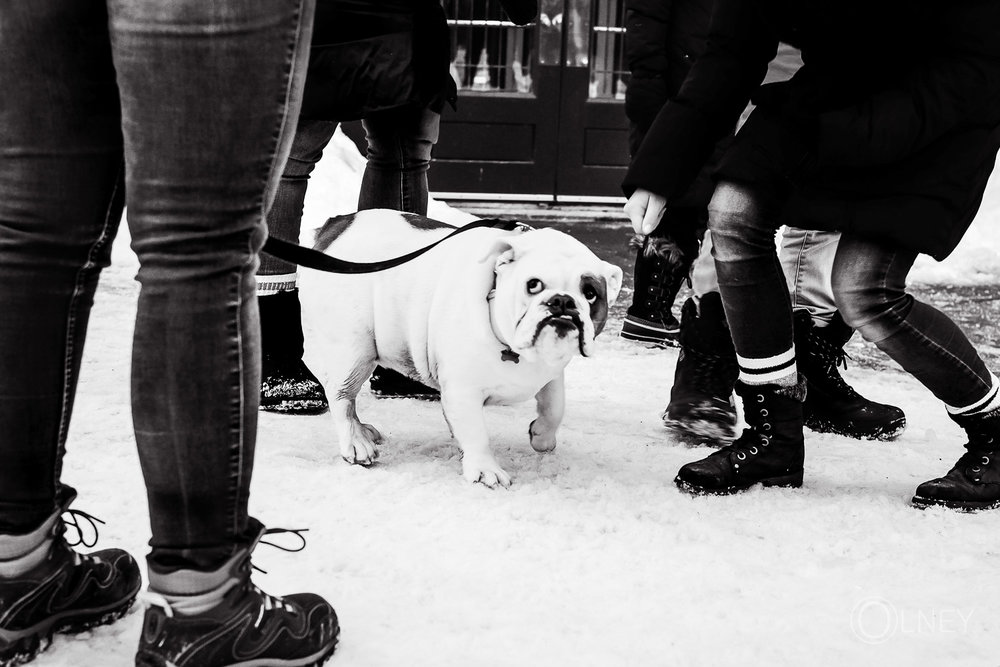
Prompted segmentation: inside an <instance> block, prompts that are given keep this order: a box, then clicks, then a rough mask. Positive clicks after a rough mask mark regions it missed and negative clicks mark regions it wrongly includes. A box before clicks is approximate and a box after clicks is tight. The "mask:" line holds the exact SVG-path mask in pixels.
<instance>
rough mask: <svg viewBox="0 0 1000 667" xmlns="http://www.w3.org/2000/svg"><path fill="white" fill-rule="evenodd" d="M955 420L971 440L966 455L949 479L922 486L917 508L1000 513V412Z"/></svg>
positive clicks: (935, 480) (916, 503)
mask: <svg viewBox="0 0 1000 667" xmlns="http://www.w3.org/2000/svg"><path fill="white" fill-rule="evenodd" d="M952 419H954V420H955V422H957V423H958V424H959V425H960V426H961V427H962V428H964V429H965V432H966V434H967V435H968V436H969V442H968V443H966V445H965V449H966V452H965V454H963V455H962V457H961V458H959V459H958V462H957V463H955V466H954V467H953V468H952V469H951V470H950V471H948V474H947V475H945V476H944V477H939V478H937V479H932V480H931V481H929V482H924V483H923V484H921V485H920V486H918V487H917V492H916V494H915V495H914V496H913V505H914V506H915V507H919V508H924V507H932V506H942V507H950V508H952V509H958V510H964V511H967V512H973V511H976V510H987V509H1000V410H994V411H992V412H988V413H986V414H982V415H972V416H968V417H963V416H953V417H952Z"/></svg>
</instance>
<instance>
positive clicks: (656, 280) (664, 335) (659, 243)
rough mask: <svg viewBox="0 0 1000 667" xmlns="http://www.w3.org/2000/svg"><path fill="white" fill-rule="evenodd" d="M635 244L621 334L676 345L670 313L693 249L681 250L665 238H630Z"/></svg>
mask: <svg viewBox="0 0 1000 667" xmlns="http://www.w3.org/2000/svg"><path fill="white" fill-rule="evenodd" d="M632 246H633V247H636V256H635V272H634V273H633V278H634V280H635V291H634V293H633V294H632V305H631V306H629V307H628V311H627V312H626V313H625V321H624V322H623V323H622V332H621V336H622V338H626V339H628V340H634V341H639V342H642V343H651V344H653V345H659V346H664V347H665V346H670V347H675V346H677V344H678V343H677V336H678V335H679V333H680V323H678V322H677V318H676V317H674V314H673V307H674V299H675V298H676V297H677V293H678V292H679V291H680V289H681V284H682V283H683V282H684V280H685V279H686V278H687V274H688V269H689V268H691V262H692V261H693V260H694V253H688V252H684V251H683V250H682V249H681V248H680V247H679V246H678V245H677V244H676V243H674V242H673V241H671V240H669V239H663V238H656V237H652V236H650V237H646V238H645V239H644V240H642V241H640V240H639V237H636V238H634V239H633V242H632Z"/></svg>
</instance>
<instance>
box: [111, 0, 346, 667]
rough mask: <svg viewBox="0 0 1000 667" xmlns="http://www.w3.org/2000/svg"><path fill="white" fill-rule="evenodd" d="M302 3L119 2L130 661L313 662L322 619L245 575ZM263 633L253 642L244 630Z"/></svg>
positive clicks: (304, 31) (297, 89)
mask: <svg viewBox="0 0 1000 667" xmlns="http://www.w3.org/2000/svg"><path fill="white" fill-rule="evenodd" d="M312 17H313V3H312V1H311V0H279V1H274V0H272V1H270V2H262V1H260V0H220V1H218V2H213V3H205V2H200V1H197V0H182V1H179V2H170V3H163V2H159V1H157V0H116V1H114V2H112V3H111V4H110V21H109V25H110V29H111V41H112V52H113V56H114V64H115V70H116V72H117V79H118V87H119V91H120V96H121V109H122V118H123V121H122V129H123V137H124V149H125V150H124V153H125V161H126V170H125V174H126V200H127V206H128V219H129V225H130V229H131V232H132V247H133V249H134V250H135V252H136V254H137V255H138V257H139V262H140V268H139V272H138V281H139V283H140V292H139V302H138V313H137V317H136V325H135V333H134V340H133V355H132V357H133V364H132V409H133V421H134V424H135V434H136V441H137V443H138V447H139V459H140V464H141V466H142V471H143V475H144V477H145V481H146V489H147V500H148V504H149V512H150V524H151V527H152V539H151V540H150V546H151V548H152V549H151V552H150V554H149V556H148V557H147V563H148V570H149V588H150V593H151V594H152V595H151V596H150V600H151V601H153V602H154V604H153V605H152V606H150V607H149V608H148V609H147V610H146V615H145V621H144V624H143V630H142V633H141V635H140V639H139V650H138V653H137V655H136V664H137V665H143V666H147V665H148V666H152V665H163V664H172V665H177V666H178V667H187V666H193V665H198V666H199V667H212V666H214V665H228V664H232V663H233V662H236V661H238V660H239V661H245V662H254V663H258V662H259V663H260V664H270V663H274V664H285V661H288V664H293V662H292V661H294V664H312V663H313V662H316V663H319V662H322V661H323V660H324V659H325V657H326V656H328V655H329V654H330V653H331V652H332V651H333V649H334V646H335V645H336V630H337V621H336V614H335V613H334V611H333V609H332V608H331V607H330V606H329V605H328V604H327V603H326V602H325V601H324V600H322V599H321V598H318V597H317V596H312V595H301V596H289V597H287V598H285V599H284V600H281V599H276V598H272V597H271V596H268V595H267V594H265V593H263V592H261V591H260V590H259V589H258V588H256V586H254V585H253V583H252V582H251V579H250V552H251V551H252V549H253V548H254V546H255V545H256V543H257V541H258V540H259V539H260V536H261V534H262V533H263V528H262V526H261V524H260V523H259V522H258V521H256V520H254V519H252V518H251V517H249V516H248V512H247V501H248V495H249V488H250V478H251V472H252V469H253V460H254V445H255V440H256V433H257V409H258V401H259V392H260V330H259V320H258V310H257V300H256V293H255V291H256V281H255V277H254V274H255V272H256V270H257V265H258V258H257V253H258V251H259V250H260V248H261V246H262V245H263V242H264V239H265V237H266V234H267V230H266V226H265V214H266V211H267V210H268V208H269V206H270V205H271V203H272V198H273V194H274V191H275V188H276V187H277V183H278V180H279V177H280V175H281V170H282V167H283V164H284V162H285V160H286V159H287V156H288V151H289V143H290V140H291V137H292V132H293V131H294V128H295V121H296V118H297V115H298V106H299V101H300V98H301V85H302V81H303V79H304V75H305V65H306V56H307V51H308V48H307V45H308V44H309V37H310V32H311V26H312ZM247 618H250V619H258V620H257V621H256V622H257V623H259V625H258V627H259V628H261V629H262V632H265V633H266V634H264V635H254V636H252V637H251V636H249V635H247V633H245V632H243V631H242V630H241V628H243V627H244V626H245V619H247Z"/></svg>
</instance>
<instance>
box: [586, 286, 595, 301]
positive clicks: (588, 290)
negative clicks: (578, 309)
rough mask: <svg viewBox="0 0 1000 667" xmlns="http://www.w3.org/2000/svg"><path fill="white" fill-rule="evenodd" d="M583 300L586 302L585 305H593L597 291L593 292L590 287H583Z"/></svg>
mask: <svg viewBox="0 0 1000 667" xmlns="http://www.w3.org/2000/svg"><path fill="white" fill-rule="evenodd" d="M583 298H584V299H586V300H587V303H594V302H595V301H597V290H595V289H594V288H593V287H591V286H590V285H586V286H584V288H583Z"/></svg>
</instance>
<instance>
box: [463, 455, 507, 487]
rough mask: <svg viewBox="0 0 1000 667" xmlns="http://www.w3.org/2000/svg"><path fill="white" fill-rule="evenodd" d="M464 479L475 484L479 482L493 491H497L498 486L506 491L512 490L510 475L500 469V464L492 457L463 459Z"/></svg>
mask: <svg viewBox="0 0 1000 667" xmlns="http://www.w3.org/2000/svg"><path fill="white" fill-rule="evenodd" d="M462 477H464V478H465V479H466V480H467V481H469V482H472V483H473V484H475V483H477V482H478V483H480V484H484V485H486V486H488V487H490V488H491V489H495V488H496V487H498V486H502V487H503V488H505V489H507V488H510V475H508V474H507V473H506V472H504V469H503V468H501V467H500V464H499V463H497V462H496V461H495V460H494V459H493V457H492V456H491V457H488V458H476V459H470V458H468V457H466V458H463V459H462Z"/></svg>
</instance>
